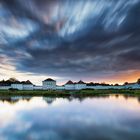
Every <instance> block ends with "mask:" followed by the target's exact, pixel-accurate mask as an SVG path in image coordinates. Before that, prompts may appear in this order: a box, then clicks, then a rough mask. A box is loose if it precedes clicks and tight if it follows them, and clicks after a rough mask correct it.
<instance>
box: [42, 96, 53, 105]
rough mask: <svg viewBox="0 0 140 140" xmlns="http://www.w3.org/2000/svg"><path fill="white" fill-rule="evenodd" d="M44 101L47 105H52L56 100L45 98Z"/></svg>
mask: <svg viewBox="0 0 140 140" xmlns="http://www.w3.org/2000/svg"><path fill="white" fill-rule="evenodd" d="M43 100H44V101H45V102H46V103H47V104H52V103H53V102H54V101H55V100H56V98H51V97H43Z"/></svg>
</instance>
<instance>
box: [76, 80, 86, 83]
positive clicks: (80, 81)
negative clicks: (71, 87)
mask: <svg viewBox="0 0 140 140" xmlns="http://www.w3.org/2000/svg"><path fill="white" fill-rule="evenodd" d="M77 84H85V83H84V82H83V81H81V80H80V81H79V82H78V83H77Z"/></svg>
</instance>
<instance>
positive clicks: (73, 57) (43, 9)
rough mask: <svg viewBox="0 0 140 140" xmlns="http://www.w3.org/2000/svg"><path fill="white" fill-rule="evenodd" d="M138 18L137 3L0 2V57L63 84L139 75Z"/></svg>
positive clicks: (70, 0)
mask: <svg viewBox="0 0 140 140" xmlns="http://www.w3.org/2000/svg"><path fill="white" fill-rule="evenodd" d="M139 17H140V0H117V1H116V0H86V1H85V0H78V1H75V0H51V1H50V0H28V1H26V2H25V1H23V0H12V1H11V0H0V56H3V55H4V56H5V57H7V59H9V60H10V61H11V65H14V67H15V69H16V71H20V72H30V73H34V74H42V75H52V76H56V77H59V76H61V77H63V78H65V77H71V78H85V79H87V78H86V77H90V78H93V77H96V78H97V77H102V78H103V77H105V76H108V77H109V76H115V75H119V74H121V73H129V72H132V71H134V72H135V71H140V61H139V60H140V53H139V52H140V41H139V40H140V18H139ZM0 59H1V57H0ZM2 63H3V62H2V61H1V64H2Z"/></svg>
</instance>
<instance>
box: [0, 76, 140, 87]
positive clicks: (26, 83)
mask: <svg viewBox="0 0 140 140" xmlns="http://www.w3.org/2000/svg"><path fill="white" fill-rule="evenodd" d="M8 89H17V90H82V89H140V84H138V83H130V84H129V83H128V84H126V85H116V86H113V85H102V84H98V85H96V84H87V83H85V82H83V81H81V80H80V81H79V82H72V81H71V80H70V81H68V82H67V83H66V84H65V85H63V86H57V84H56V80H54V79H51V78H48V79H46V80H44V81H42V86H36V85H33V84H32V83H31V82H30V81H29V80H27V81H23V82H19V81H15V82H10V81H9V80H7V81H4V80H3V81H0V90H8Z"/></svg>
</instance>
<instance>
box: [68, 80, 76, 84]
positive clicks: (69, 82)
mask: <svg viewBox="0 0 140 140" xmlns="http://www.w3.org/2000/svg"><path fill="white" fill-rule="evenodd" d="M73 84H74V83H73V82H72V81H71V80H69V81H68V82H67V83H66V85H73Z"/></svg>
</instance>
